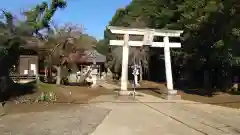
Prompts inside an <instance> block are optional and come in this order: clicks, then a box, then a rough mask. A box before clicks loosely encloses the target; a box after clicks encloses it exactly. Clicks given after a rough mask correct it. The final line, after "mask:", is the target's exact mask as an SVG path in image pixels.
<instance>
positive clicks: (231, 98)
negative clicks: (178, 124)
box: [138, 81, 240, 108]
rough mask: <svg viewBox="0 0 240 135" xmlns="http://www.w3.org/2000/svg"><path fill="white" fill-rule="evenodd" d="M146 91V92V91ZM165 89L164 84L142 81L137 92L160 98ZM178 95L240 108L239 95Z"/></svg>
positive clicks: (183, 93)
mask: <svg viewBox="0 0 240 135" xmlns="http://www.w3.org/2000/svg"><path fill="white" fill-rule="evenodd" d="M146 89H147V90H146ZM165 89H166V87H165V84H162V83H154V82H148V81H144V82H143V83H142V85H141V87H139V88H138V90H140V91H142V92H144V93H148V94H152V95H155V96H161V93H162V92H163V91H164V90H165ZM178 93H179V94H180V95H181V97H182V99H184V100H191V101H196V102H201V103H207V104H215V105H219V106H225V107H231V108H240V95H232V94H228V93H221V92H218V93H216V94H215V95H213V96H212V97H207V96H201V95H197V94H189V93H187V92H184V91H182V90H179V91H178Z"/></svg>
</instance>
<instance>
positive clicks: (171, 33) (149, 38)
mask: <svg viewBox="0 0 240 135" xmlns="http://www.w3.org/2000/svg"><path fill="white" fill-rule="evenodd" d="M108 29H109V30H110V31H111V33H113V34H123V35H124V40H110V45H116V46H122V47H123V51H122V77H121V90H120V92H119V94H120V95H129V94H130V91H128V90H127V82H128V56H129V46H143V45H149V46H151V47H164V57H165V70H166V80H167V88H168V95H176V94H177V90H174V89H173V80H172V66H171V56H170V48H180V47H181V43H176V42H173V43H170V42H169V37H180V35H181V34H182V33H183V31H179V30H157V29H132V28H125V27H114V26H108ZM130 35H142V36H143V40H142V41H131V40H129V36H130ZM154 36H159V37H163V42H154V41H153V38H154Z"/></svg>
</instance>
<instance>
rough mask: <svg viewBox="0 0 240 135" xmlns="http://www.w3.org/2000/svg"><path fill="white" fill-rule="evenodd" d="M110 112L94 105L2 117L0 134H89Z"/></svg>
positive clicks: (0, 118) (0, 119)
mask: <svg viewBox="0 0 240 135" xmlns="http://www.w3.org/2000/svg"><path fill="white" fill-rule="evenodd" d="M108 113H109V110H108V109H102V108H97V107H94V106H91V105H90V106H80V105H77V106H75V107H71V108H70V109H69V110H58V111H50V112H35V113H25V114H14V115H6V116H3V117H0V135H87V134H89V133H91V132H93V131H94V130H95V128H96V127H97V126H98V125H99V124H100V123H101V122H102V120H103V119H104V118H105V116H106V115H107V114H108Z"/></svg>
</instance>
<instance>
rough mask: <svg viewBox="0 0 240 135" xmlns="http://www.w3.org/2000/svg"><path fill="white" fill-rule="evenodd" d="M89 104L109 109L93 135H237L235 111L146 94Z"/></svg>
mask: <svg viewBox="0 0 240 135" xmlns="http://www.w3.org/2000/svg"><path fill="white" fill-rule="evenodd" d="M92 102H95V103H98V104H97V105H98V106H99V107H103V108H108V109H111V110H112V111H111V112H110V114H109V115H108V116H107V117H106V119H105V120H104V121H103V123H102V124H100V125H99V126H98V127H97V129H96V130H95V131H94V132H93V134H92V135H113V134H114V135H147V134H149V135H240V127H239V125H240V111H239V110H237V109H231V108H225V107H220V106H214V105H208V104H201V103H196V102H191V101H181V100H179V101H166V100H163V99H160V98H156V97H154V96H150V95H146V94H141V96H139V97H136V100H135V101H134V100H133V99H131V98H126V97H119V98H116V97H114V96H109V95H108V96H100V97H98V98H97V99H95V100H93V101H92ZM100 102H104V103H100Z"/></svg>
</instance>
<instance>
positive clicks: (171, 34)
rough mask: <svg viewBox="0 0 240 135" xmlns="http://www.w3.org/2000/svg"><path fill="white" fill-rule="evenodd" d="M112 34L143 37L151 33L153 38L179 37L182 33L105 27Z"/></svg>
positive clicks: (177, 31) (179, 31)
mask: <svg viewBox="0 0 240 135" xmlns="http://www.w3.org/2000/svg"><path fill="white" fill-rule="evenodd" d="M107 28H108V29H109V30H110V31H111V32H112V33H114V34H129V35H145V34H147V33H149V32H151V33H152V34H153V35H155V36H162V37H165V36H167V37H180V36H181V34H182V33H183V31H182V30H165V29H148V28H145V29H137V28H127V27H116V26H108V27H107Z"/></svg>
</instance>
